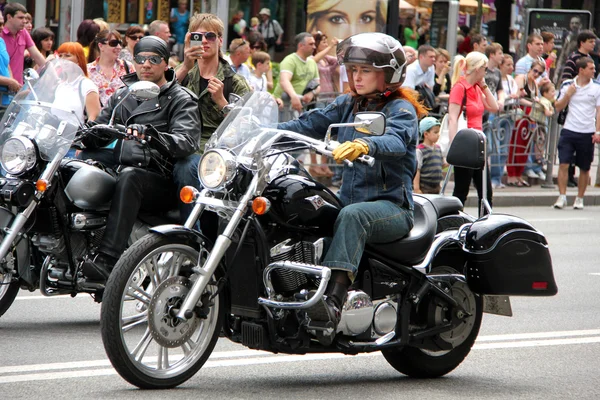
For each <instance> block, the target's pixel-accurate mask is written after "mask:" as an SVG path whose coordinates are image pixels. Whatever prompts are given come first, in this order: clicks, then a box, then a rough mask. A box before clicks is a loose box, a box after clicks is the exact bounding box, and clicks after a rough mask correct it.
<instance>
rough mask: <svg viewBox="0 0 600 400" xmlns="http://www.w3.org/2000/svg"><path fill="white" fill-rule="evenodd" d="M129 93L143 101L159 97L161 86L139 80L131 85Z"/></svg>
mask: <svg viewBox="0 0 600 400" xmlns="http://www.w3.org/2000/svg"><path fill="white" fill-rule="evenodd" d="M129 93H131V95H132V96H133V97H135V98H136V99H138V100H141V101H146V100H152V99H155V98H157V97H158V94H159V93H160V87H159V86H158V85H157V84H156V83H152V82H148V81H139V82H136V83H134V84H133V85H131V86H130V87H129Z"/></svg>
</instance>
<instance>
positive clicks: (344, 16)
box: [306, 0, 388, 40]
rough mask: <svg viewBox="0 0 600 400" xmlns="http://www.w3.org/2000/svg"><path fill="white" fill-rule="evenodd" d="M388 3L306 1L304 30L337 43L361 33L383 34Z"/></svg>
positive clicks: (375, 0)
mask: <svg viewBox="0 0 600 400" xmlns="http://www.w3.org/2000/svg"><path fill="white" fill-rule="evenodd" d="M387 12H388V0H307V2H306V13H307V23H306V31H307V32H310V33H316V32H317V31H321V32H322V33H323V34H324V35H326V36H327V37H329V38H331V37H336V38H338V39H340V40H343V39H345V38H347V37H348V36H351V35H355V34H357V33H363V32H385V28H386V26H385V25H386V21H387Z"/></svg>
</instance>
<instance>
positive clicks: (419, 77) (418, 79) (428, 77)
mask: <svg viewBox="0 0 600 400" xmlns="http://www.w3.org/2000/svg"><path fill="white" fill-rule="evenodd" d="M422 83H424V84H426V85H427V86H429V88H430V89H431V90H433V85H434V84H435V67H434V66H433V65H432V66H431V67H429V68H427V69H426V70H425V71H423V70H422V69H421V64H420V63H419V61H418V60H417V61H415V62H414V63H412V64H410V65H409V66H408V67H406V78H405V79H404V83H403V84H402V86H404V87H409V88H411V89H414V88H415V87H416V86H418V85H420V84H422Z"/></svg>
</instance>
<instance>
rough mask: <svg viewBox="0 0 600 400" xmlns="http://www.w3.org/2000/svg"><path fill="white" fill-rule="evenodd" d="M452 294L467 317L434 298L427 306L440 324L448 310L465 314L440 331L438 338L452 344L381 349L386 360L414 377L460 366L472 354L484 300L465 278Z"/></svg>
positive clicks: (430, 316) (443, 270) (442, 271)
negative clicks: (446, 347) (441, 347)
mask: <svg viewBox="0 0 600 400" xmlns="http://www.w3.org/2000/svg"><path fill="white" fill-rule="evenodd" d="M433 273H434V274H435V273H437V274H456V273H458V272H457V271H456V270H454V269H452V268H450V267H439V268H436V269H434V271H433ZM452 297H453V298H454V299H455V300H456V301H457V302H458V303H459V304H460V305H461V306H462V308H463V309H464V310H465V311H466V313H467V315H469V316H467V317H466V318H465V317H464V315H463V314H462V312H461V311H452V310H450V311H449V310H448V308H447V307H444V306H443V305H440V304H437V302H435V301H432V302H430V304H429V308H428V310H427V314H428V315H427V317H428V320H429V322H430V323H435V324H441V323H442V322H443V320H444V319H449V318H451V317H452V316H451V315H449V314H448V313H450V312H456V313H457V314H460V315H456V316H454V317H458V318H462V319H463V321H462V322H461V324H459V325H458V326H456V327H455V328H454V329H452V330H451V331H447V332H444V333H441V334H440V335H439V338H438V339H437V340H438V341H442V342H446V343H447V344H450V345H452V346H453V348H452V349H451V350H440V351H431V350H425V349H420V348H417V347H410V346H405V347H403V348H401V349H388V350H382V351H381V353H382V354H383V356H384V357H385V359H386V361H387V362H388V363H389V364H390V365H391V366H392V367H394V368H395V369H396V370H397V371H398V372H401V373H403V374H405V375H408V376H411V377H413V378H438V377H440V376H443V375H446V374H448V373H449V372H450V371H452V370H453V369H455V368H456V367H458V366H459V365H460V363H461V362H463V360H464V359H465V357H466V356H467V355H468V354H469V352H470V351H471V347H473V344H474V343H475V339H476V338H477V335H478V334H479V327H480V326H481V318H482V316H483V301H482V298H481V296H478V295H476V294H474V293H473V292H471V290H470V289H469V287H468V285H467V284H466V283H463V282H456V283H454V284H453V285H452Z"/></svg>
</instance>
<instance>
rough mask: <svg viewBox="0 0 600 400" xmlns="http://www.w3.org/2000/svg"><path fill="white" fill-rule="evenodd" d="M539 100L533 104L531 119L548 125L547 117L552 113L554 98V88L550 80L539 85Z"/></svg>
mask: <svg viewBox="0 0 600 400" xmlns="http://www.w3.org/2000/svg"><path fill="white" fill-rule="evenodd" d="M540 96H541V97H540V99H539V100H540V102H539V103H538V104H536V105H535V107H534V110H533V111H532V113H531V114H532V115H531V119H533V120H534V121H535V122H537V123H538V124H543V125H548V123H547V122H548V121H547V119H546V118H547V117H551V116H552V115H554V106H553V103H554V100H555V97H556V89H555V88H554V85H553V84H552V82H546V83H544V84H543V85H542V86H541V87H540Z"/></svg>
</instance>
